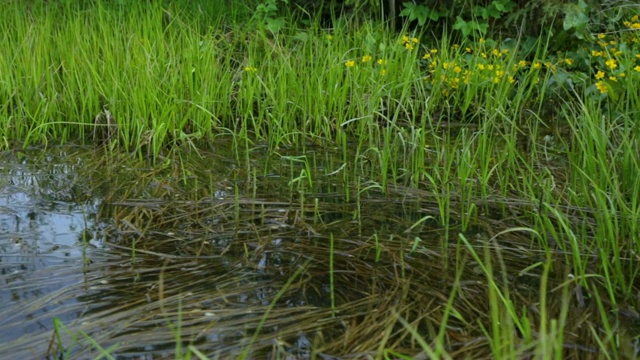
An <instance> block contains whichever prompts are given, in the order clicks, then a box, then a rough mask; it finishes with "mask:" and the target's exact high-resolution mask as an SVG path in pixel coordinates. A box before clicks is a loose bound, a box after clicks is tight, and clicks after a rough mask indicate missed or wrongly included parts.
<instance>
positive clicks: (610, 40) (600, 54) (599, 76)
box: [591, 15, 640, 94]
mask: <svg viewBox="0 0 640 360" xmlns="http://www.w3.org/2000/svg"><path fill="white" fill-rule="evenodd" d="M623 24H624V26H626V27H627V28H628V29H629V30H633V31H627V32H626V33H625V34H624V35H623V36H622V38H617V37H615V38H614V37H610V36H609V35H607V34H598V35H597V38H598V41H597V42H596V45H597V46H598V47H599V49H593V50H591V64H592V65H593V66H595V67H596V68H597V69H598V70H597V71H596V73H595V74H594V75H593V78H594V79H595V80H596V83H595V88H596V89H597V90H598V91H599V92H600V93H601V94H606V93H608V92H610V91H612V89H614V88H615V87H612V86H614V84H615V83H617V82H618V81H620V80H621V79H622V78H625V77H627V72H626V71H625V70H628V71H631V70H633V72H635V73H639V72H640V54H635V55H633V58H631V59H629V57H628V56H629V55H630V54H629V53H630V52H631V51H632V50H633V49H634V48H636V46H637V45H634V44H638V43H640V40H639V39H640V37H639V36H638V34H637V30H639V29H640V17H639V16H638V15H636V16H634V17H632V18H631V19H630V20H629V21H624V22H623ZM619 42H622V44H621V45H619V46H618V44H619ZM622 49H624V50H625V51H623V50H622ZM631 75H633V76H637V75H635V74H633V73H632V74H630V76H631Z"/></svg>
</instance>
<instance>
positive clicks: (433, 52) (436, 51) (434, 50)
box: [429, 49, 438, 54]
mask: <svg viewBox="0 0 640 360" xmlns="http://www.w3.org/2000/svg"><path fill="white" fill-rule="evenodd" d="M429 52H430V53H432V54H437V53H438V49H431V50H430V51H429Z"/></svg>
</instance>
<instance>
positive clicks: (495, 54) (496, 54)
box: [491, 49, 500, 56]
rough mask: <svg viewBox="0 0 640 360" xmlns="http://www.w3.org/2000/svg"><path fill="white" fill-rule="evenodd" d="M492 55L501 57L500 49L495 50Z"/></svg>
mask: <svg viewBox="0 0 640 360" xmlns="http://www.w3.org/2000/svg"><path fill="white" fill-rule="evenodd" d="M491 54H493V56H500V51H498V49H493V51H491Z"/></svg>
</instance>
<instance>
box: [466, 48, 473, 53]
mask: <svg viewBox="0 0 640 360" xmlns="http://www.w3.org/2000/svg"><path fill="white" fill-rule="evenodd" d="M464 51H466V52H468V53H469V54H471V53H472V52H473V49H471V48H470V47H466V48H464Z"/></svg>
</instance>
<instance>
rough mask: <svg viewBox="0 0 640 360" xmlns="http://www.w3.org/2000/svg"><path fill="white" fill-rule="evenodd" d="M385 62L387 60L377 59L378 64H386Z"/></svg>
mask: <svg viewBox="0 0 640 360" xmlns="http://www.w3.org/2000/svg"><path fill="white" fill-rule="evenodd" d="M386 64H387V60H385V59H378V65H386Z"/></svg>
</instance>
